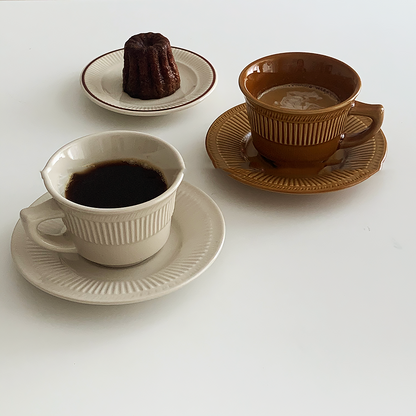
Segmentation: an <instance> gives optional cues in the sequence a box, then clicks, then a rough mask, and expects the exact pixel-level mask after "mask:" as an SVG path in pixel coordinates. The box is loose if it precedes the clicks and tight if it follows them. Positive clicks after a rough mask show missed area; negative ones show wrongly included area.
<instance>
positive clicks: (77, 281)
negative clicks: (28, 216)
mask: <svg viewBox="0 0 416 416" xmlns="http://www.w3.org/2000/svg"><path fill="white" fill-rule="evenodd" d="M48 198H50V195H49V194H44V195H43V196H42V197H40V198H39V199H38V200H37V201H35V202H34V203H33V205H35V204H38V203H40V202H43V201H44V200H46V199H48ZM44 224H45V223H44ZM45 226H46V228H47V231H48V232H51V231H56V232H57V233H59V232H61V230H62V227H63V223H62V221H60V220H52V221H48V223H47V224H46V225H45ZM45 231H46V230H45ZM224 238H225V224H224V219H223V216H222V213H221V211H220V209H219V208H218V206H217V205H216V204H215V202H214V201H213V200H212V199H211V198H210V197H209V196H208V195H206V194H205V193H204V192H203V191H201V190H200V189H198V188H196V187H194V186H192V185H190V184H188V183H186V182H183V183H182V184H181V186H180V187H179V189H178V193H177V202H176V208H175V212H174V214H173V219H172V230H171V234H170V237H169V240H168V242H167V243H166V245H165V246H164V247H163V248H162V250H160V251H159V252H158V253H157V254H155V255H154V256H153V257H152V258H150V259H148V260H146V261H144V262H143V263H140V264H138V265H136V266H132V267H126V268H107V267H103V266H99V265H97V264H94V263H91V262H89V261H88V260H85V259H84V258H82V257H80V256H79V255H77V254H70V255H68V254H61V253H56V252H53V251H49V250H46V249H44V248H41V247H39V246H38V245H36V244H35V243H33V242H32V241H31V240H30V239H29V238H27V237H26V234H25V232H24V229H23V226H22V224H21V221H20V220H19V221H18V223H17V224H16V227H15V229H14V232H13V236H12V241H11V251H12V256H13V260H14V262H15V265H16V267H17V269H18V270H19V272H20V273H21V274H22V275H23V276H24V277H25V278H26V279H27V280H28V281H29V282H30V283H32V284H33V285H34V286H36V287H38V288H39V289H41V290H43V291H45V292H47V293H49V294H51V295H54V296H57V297H60V298H63V299H67V300H70V301H74V302H80V303H88V304H100V305H121V304H127V303H135V302H142V301H145V300H150V299H155V298H157V297H160V296H163V295H167V294H168V293H171V292H173V291H174V290H177V289H179V288H180V287H182V286H184V285H185V284H187V283H189V282H190V281H191V280H193V279H195V278H196V277H197V276H199V275H200V274H201V273H202V272H204V271H205V270H206V269H207V268H208V267H209V266H210V265H211V264H212V263H213V262H214V260H215V259H216V257H217V256H218V254H219V252H220V250H221V248H222V245H223V243H224Z"/></svg>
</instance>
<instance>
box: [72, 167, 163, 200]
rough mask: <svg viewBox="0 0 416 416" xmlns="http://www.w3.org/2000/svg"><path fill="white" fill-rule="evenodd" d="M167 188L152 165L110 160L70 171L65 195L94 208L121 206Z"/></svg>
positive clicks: (161, 176)
mask: <svg viewBox="0 0 416 416" xmlns="http://www.w3.org/2000/svg"><path fill="white" fill-rule="evenodd" d="M166 190H167V184H166V180H165V178H164V176H163V174H162V172H160V171H159V170H158V169H157V168H156V167H154V166H151V165H150V164H148V163H147V162H144V161H140V160H113V161H107V162H102V163H98V164H95V165H93V166H91V167H90V168H88V169H86V170H84V171H82V172H77V173H74V174H72V176H71V178H70V180H69V182H68V184H67V187H66V191H65V197H66V198H67V199H69V200H70V201H72V202H75V203H77V204H80V205H84V206H88V207H94V208H121V207H127V206H132V205H137V204H141V203H143V202H146V201H150V200H151V199H153V198H156V197H157V196H159V195H161V194H162V193H163V192H165V191H166Z"/></svg>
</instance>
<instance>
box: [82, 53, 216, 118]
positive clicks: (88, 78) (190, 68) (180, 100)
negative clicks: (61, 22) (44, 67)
mask: <svg viewBox="0 0 416 416" xmlns="http://www.w3.org/2000/svg"><path fill="white" fill-rule="evenodd" d="M172 52H173V56H174V57H175V60H176V63H177V65H178V69H179V74H180V77H181V87H180V88H179V90H177V91H176V92H175V93H173V94H172V95H170V96H168V97H164V98H160V99H157V100H140V99H138V98H131V97H130V96H129V95H128V94H126V93H125V92H124V91H123V85H122V83H123V80H122V70H123V65H124V63H123V59H124V49H118V50H116V51H112V52H108V53H106V54H104V55H102V56H99V57H98V58H96V59H94V60H93V61H92V62H90V63H89V64H88V65H87V66H86V67H85V69H84V70H83V71H82V73H81V86H82V88H83V90H84V92H85V93H86V94H87V97H88V98H89V99H90V100H91V101H93V102H94V103H96V104H98V105H99V106H101V107H103V108H106V109H107V110H110V111H115V112H116V113H121V114H128V115H132V116H158V115H162V114H167V113H171V112H174V111H178V110H184V109H185V108H189V107H192V106H194V105H195V104H198V103H199V102H201V101H202V100H204V99H205V98H206V97H208V95H209V94H210V93H211V92H212V91H213V90H214V88H215V87H216V85H217V76H216V72H215V69H214V67H213V66H212V65H211V63H209V62H208V61H207V60H206V59H205V58H203V57H202V56H200V55H198V54H196V53H195V52H191V51H188V50H186V49H181V48H175V47H172Z"/></svg>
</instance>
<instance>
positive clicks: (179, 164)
mask: <svg viewBox="0 0 416 416" xmlns="http://www.w3.org/2000/svg"><path fill="white" fill-rule="evenodd" d="M117 134H121V135H123V134H127V135H130V136H131V135H134V136H137V137H142V138H146V139H151V140H154V141H157V142H158V143H160V144H162V145H163V146H164V147H165V148H168V149H169V151H170V152H171V153H172V157H173V158H174V159H175V162H176V163H177V167H178V173H177V175H176V177H175V179H174V181H173V182H172V184H171V185H170V186H169V187H168V189H167V190H166V191H165V192H163V193H162V194H161V195H159V196H157V197H156V198H153V199H151V200H149V201H146V202H143V203H141V204H137V205H130V206H126V207H120V208H96V207H90V206H85V205H81V204H77V203H76V202H73V201H70V200H69V199H67V198H65V197H64V196H62V195H61V194H60V192H58V190H57V189H56V188H55V186H54V184H53V183H52V180H51V178H50V176H49V173H50V171H51V170H52V169H53V166H54V165H55V163H56V161H57V160H58V159H59V158H60V157H61V155H62V154H63V153H64V152H65V151H67V150H68V149H69V148H71V147H73V146H74V145H75V144H77V143H79V142H81V141H86V140H94V139H95V138H97V137H103V136H107V135H117ZM162 170H163V169H162ZM184 172H185V163H184V161H183V158H182V156H181V154H180V153H179V151H178V150H177V149H176V148H175V147H174V146H173V145H171V144H170V143H168V142H166V141H164V140H162V139H160V138H158V137H156V136H153V135H151V134H148V133H142V132H137V131H130V130H108V131H104V132H100V133H93V134H89V135H86V136H83V137H80V138H78V139H75V140H72V141H71V142H69V143H67V144H65V145H64V146H62V147H61V148H60V149H58V150H57V151H56V152H55V153H54V154H53V155H52V156H51V157H50V159H49V160H48V162H47V163H46V165H45V167H44V168H43V170H42V171H41V176H42V179H43V181H44V184H45V187H46V189H47V190H48V192H49V193H50V194H51V196H52V198H54V199H55V200H56V201H57V202H58V203H60V204H62V205H64V206H67V207H70V208H71V209H74V210H77V211H82V212H85V213H91V214H95V215H100V214H101V215H109V214H110V215H111V214H127V213H129V212H134V211H137V209H138V208H140V210H141V209H146V208H148V207H151V206H154V205H155V204H157V203H159V202H160V201H162V200H165V199H166V198H168V197H169V196H170V195H172V193H174V192H175V191H176V190H177V188H178V187H179V185H180V184H181V182H182V180H183V177H184Z"/></svg>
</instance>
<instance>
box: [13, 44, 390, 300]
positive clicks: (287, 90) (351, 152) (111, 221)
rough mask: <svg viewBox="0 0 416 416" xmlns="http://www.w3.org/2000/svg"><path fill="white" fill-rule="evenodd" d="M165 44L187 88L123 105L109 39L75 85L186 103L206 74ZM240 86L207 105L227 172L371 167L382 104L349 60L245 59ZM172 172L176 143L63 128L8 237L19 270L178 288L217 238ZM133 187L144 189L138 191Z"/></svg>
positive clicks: (247, 180)
mask: <svg viewBox="0 0 416 416" xmlns="http://www.w3.org/2000/svg"><path fill="white" fill-rule="evenodd" d="M176 53H177V54H178V56H182V55H180V54H181V53H183V54H184V55H185V58H184V59H183V60H182V61H181V58H179V59H178V61H179V64H178V67H179V71H180V73H181V78H182V75H183V78H184V79H186V78H187V77H191V78H192V77H193V76H194V75H192V71H196V72H198V71H202V72H201V74H199V75H202V76H198V74H196V75H195V77H196V78H198V79H199V80H200V81H199V84H198V83H196V84H195V83H194V84H193V85H194V87H195V88H196V90H197V91H194V93H195V94H194V93H193V92H189V91H182V92H181V91H179V92H178V93H177V95H176V98H175V97H172V98H170V99H165V100H164V102H160V103H159V104H155V103H146V104H144V103H143V100H137V102H136V103H134V104H132V102H133V101H131V99H128V98H125V97H124V98H123V97H122V95H123V94H122V92H120V91H118V89H117V88H119V87H118V86H117V85H119V84H120V82H119V77H120V59H121V58H120V52H119V51H116V52H111V53H109V54H106V55H103V56H101V57H99V58H97V59H96V60H94V61H92V63H90V64H89V65H88V66H87V67H86V68H85V69H84V71H83V72H82V75H81V85H82V88H83V90H84V92H85V93H86V94H87V96H88V97H89V98H90V99H91V100H92V101H93V102H95V103H96V104H98V105H100V106H102V107H104V108H107V109H108V110H111V111H116V112H121V113H124V114H131V115H135V116H140V115H152V116H155V115H158V114H164V113H166V112H171V111H177V110H180V109H181V110H183V109H186V108H188V107H189V106H192V105H195V104H197V103H198V102H200V101H201V100H202V99H205V98H206V96H208V95H209V93H210V92H212V90H213V88H214V87H215V85H216V74H215V70H214V68H213V66H212V65H211V64H210V63H209V62H208V61H206V60H205V59H204V58H202V57H200V56H199V55H197V54H193V53H191V52H189V51H186V50H181V49H179V48H176ZM194 60H196V61H197V63H194ZM181 62H182V63H181ZM90 72H91V73H90ZM104 84H105V85H106V86H105V88H104V87H103V85H104ZM186 85H188V84H187V82H186V81H185V83H184V88H185V89H186V88H187V87H186ZM239 85H240V88H241V90H242V92H243V94H244V96H245V101H246V102H245V104H241V105H238V106H236V107H234V108H231V109H230V110H228V111H226V112H225V113H224V114H222V115H221V116H220V117H218V118H217V120H215V121H214V123H213V124H212V125H211V127H210V128H209V130H208V132H207V136H206V150H207V153H208V155H209V157H210V158H211V160H212V162H213V165H214V167H216V168H219V169H222V170H224V171H225V172H227V174H229V175H230V176H231V177H232V178H234V179H236V180H238V181H240V182H242V183H244V184H247V185H249V186H252V187H256V188H260V189H264V190H268V191H273V192H284V193H300V194H307V193H309V194H310V193H321V192H329V191H336V190H340V189H345V188H347V187H350V186H353V185H355V184H357V183H359V182H362V181H363V180H365V179H367V178H368V177H370V176H371V175H373V174H374V173H376V172H377V171H378V170H379V169H380V168H381V164H382V162H383V160H384V157H385V154H386V139H385V137H384V135H383V133H382V131H381V130H380V128H381V125H382V121H383V107H382V106H381V105H370V104H364V103H361V102H358V101H356V97H357V95H358V93H359V91H360V87H361V81H360V78H359V76H358V75H357V73H356V72H355V71H354V70H353V69H352V68H350V67H349V66H348V65H346V64H344V63H342V62H340V61H338V60H336V59H333V58H330V57H326V56H323V55H317V54H310V53H282V54H277V55H272V56H267V57H264V58H260V59H258V60H256V61H255V62H253V63H251V64H249V65H247V67H246V68H244V69H243V71H242V72H241V74H240V77H239ZM181 88H182V85H181ZM100 91H101V92H100ZM103 91H106V93H105V94H107V96H104V95H103ZM175 94H176V93H175ZM175 94H173V95H175ZM111 95H113V96H111ZM120 97H121V98H120ZM184 97H185V98H184ZM152 101H155V100H152ZM155 105H156V106H159V107H158V108H156V107H155ZM184 175H185V164H184V161H183V159H182V156H181V155H180V153H179V152H178V151H177V150H176V149H175V148H174V147H173V146H172V145H171V144H169V143H167V142H165V141H164V140H162V139H160V138H158V137H155V136H151V135H149V134H146V133H140V132H134V131H124V130H118V131H107V132H102V133H97V134H93V135H89V136H84V137H81V138H79V139H76V140H73V141H72V142H70V143H68V144H67V145H65V146H63V147H62V148H60V149H59V150H57V151H56V152H55V154H54V155H52V156H51V158H50V159H49V161H48V162H47V163H46V166H45V167H44V169H43V170H42V171H41V176H42V179H43V181H44V184H45V187H46V190H47V193H45V194H44V195H43V196H41V197H40V198H39V199H38V200H37V201H35V202H34V203H33V204H32V205H31V206H30V207H28V208H25V209H23V210H22V211H21V213H20V220H19V221H18V223H17V224H16V227H15V229H14V232H13V235H12V243H11V250H12V256H13V260H14V262H15V265H16V267H17V269H18V271H19V272H20V273H21V274H22V275H23V277H25V278H26V279H27V280H28V281H29V282H30V283H32V284H33V285H34V286H36V287H38V288H39V289H41V290H43V291H45V292H47V293H49V294H52V295H54V296H57V297H60V298H63V299H66V300H70V301H74V302H80V303H87V304H101V305H120V304H127V303H136V302H141V301H145V300H151V299H155V298H157V297H160V296H163V295H167V294H169V293H171V292H173V291H175V290H177V289H179V288H181V287H183V286H184V285H185V284H187V283H189V282H190V281H192V280H193V279H195V278H196V277H198V276H199V275H200V274H202V273H203V272H204V271H205V270H206V269H207V268H208V267H209V266H210V265H211V264H212V263H213V262H214V261H215V259H216V258H217V256H218V254H219V253H220V251H221V249H222V246H223V243H224V239H225V223H224V218H223V215H222V213H221V211H220V209H219V208H218V206H217V205H216V203H215V202H214V201H213V200H212V199H211V198H210V197H209V196H208V195H206V194H205V193H204V192H203V191H202V190H200V189H198V188H196V187H195V186H193V185H191V184H190V183H187V182H185V181H184V180H183V179H184ZM132 187H133V188H132ZM134 187H135V188H134ZM137 187H140V189H143V192H141V195H139V196H137V198H136V194H138V193H137V192H134V191H133V190H132V189H137ZM132 196H134V198H132Z"/></svg>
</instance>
